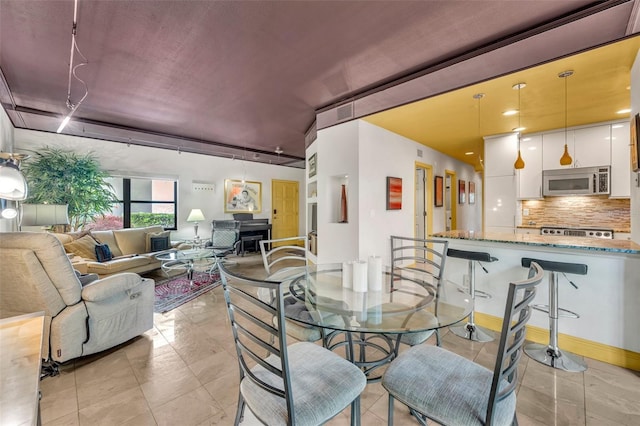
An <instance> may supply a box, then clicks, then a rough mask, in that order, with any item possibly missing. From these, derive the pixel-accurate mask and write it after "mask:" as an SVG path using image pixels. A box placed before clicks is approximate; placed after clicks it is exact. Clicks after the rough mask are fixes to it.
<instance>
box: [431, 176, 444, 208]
mask: <svg viewBox="0 0 640 426" xmlns="http://www.w3.org/2000/svg"><path fill="white" fill-rule="evenodd" d="M433 193H434V197H433V202H434V204H435V206H436V207H442V206H443V205H444V178H443V177H442V176H436V179H435V181H434V188H433Z"/></svg>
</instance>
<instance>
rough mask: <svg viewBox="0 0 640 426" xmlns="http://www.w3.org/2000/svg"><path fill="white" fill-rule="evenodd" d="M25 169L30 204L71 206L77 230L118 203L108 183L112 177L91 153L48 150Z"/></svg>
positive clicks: (56, 149)
mask: <svg viewBox="0 0 640 426" xmlns="http://www.w3.org/2000/svg"><path fill="white" fill-rule="evenodd" d="M22 170H23V173H24V174H25V176H26V178H27V182H28V185H29V198H28V199H27V201H26V202H27V203H35V204H68V205H69V221H70V222H71V228H72V229H73V230H78V229H82V228H83V227H84V225H85V224H86V223H87V222H90V221H91V220H93V218H94V217H95V216H98V215H104V213H106V212H109V211H111V209H112V208H113V207H114V203H117V202H118V199H117V197H116V196H115V192H114V190H113V187H112V186H111V185H110V184H109V183H108V182H107V181H106V180H105V179H106V178H108V177H109V174H108V173H107V172H106V171H104V170H102V169H101V168H100V164H99V163H98V161H97V160H96V158H95V157H94V156H93V155H92V154H91V153H87V154H84V155H81V154H77V153H75V152H73V151H65V150H63V149H59V148H50V147H44V148H43V149H41V150H39V151H38V152H34V153H33V155H32V157H31V159H30V160H29V161H26V162H25V163H24V165H23V168H22Z"/></svg>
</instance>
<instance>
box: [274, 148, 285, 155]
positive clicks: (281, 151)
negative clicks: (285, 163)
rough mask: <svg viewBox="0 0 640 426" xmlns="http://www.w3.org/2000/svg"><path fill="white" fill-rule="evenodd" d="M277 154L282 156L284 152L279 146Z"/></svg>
mask: <svg viewBox="0 0 640 426" xmlns="http://www.w3.org/2000/svg"><path fill="white" fill-rule="evenodd" d="M275 152H276V154H278V155H280V154H282V153H283V152H284V151H283V150H282V148H280V147H279V146H276V151H275Z"/></svg>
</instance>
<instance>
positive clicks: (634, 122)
mask: <svg viewBox="0 0 640 426" xmlns="http://www.w3.org/2000/svg"><path fill="white" fill-rule="evenodd" d="M629 127H630V129H631V135H630V136H631V170H633V171H634V172H640V141H639V140H638V139H640V134H639V133H640V114H636V115H635V116H634V117H631V126H629Z"/></svg>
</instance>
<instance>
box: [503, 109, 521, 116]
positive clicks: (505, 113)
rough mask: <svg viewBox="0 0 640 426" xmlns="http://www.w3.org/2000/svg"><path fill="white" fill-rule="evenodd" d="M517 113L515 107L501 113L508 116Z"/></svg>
mask: <svg viewBox="0 0 640 426" xmlns="http://www.w3.org/2000/svg"><path fill="white" fill-rule="evenodd" d="M517 113H518V110H517V109H509V110H507V111H505V112H503V113H502V115H504V116H506V117H508V116H510V115H516V114H517Z"/></svg>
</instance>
